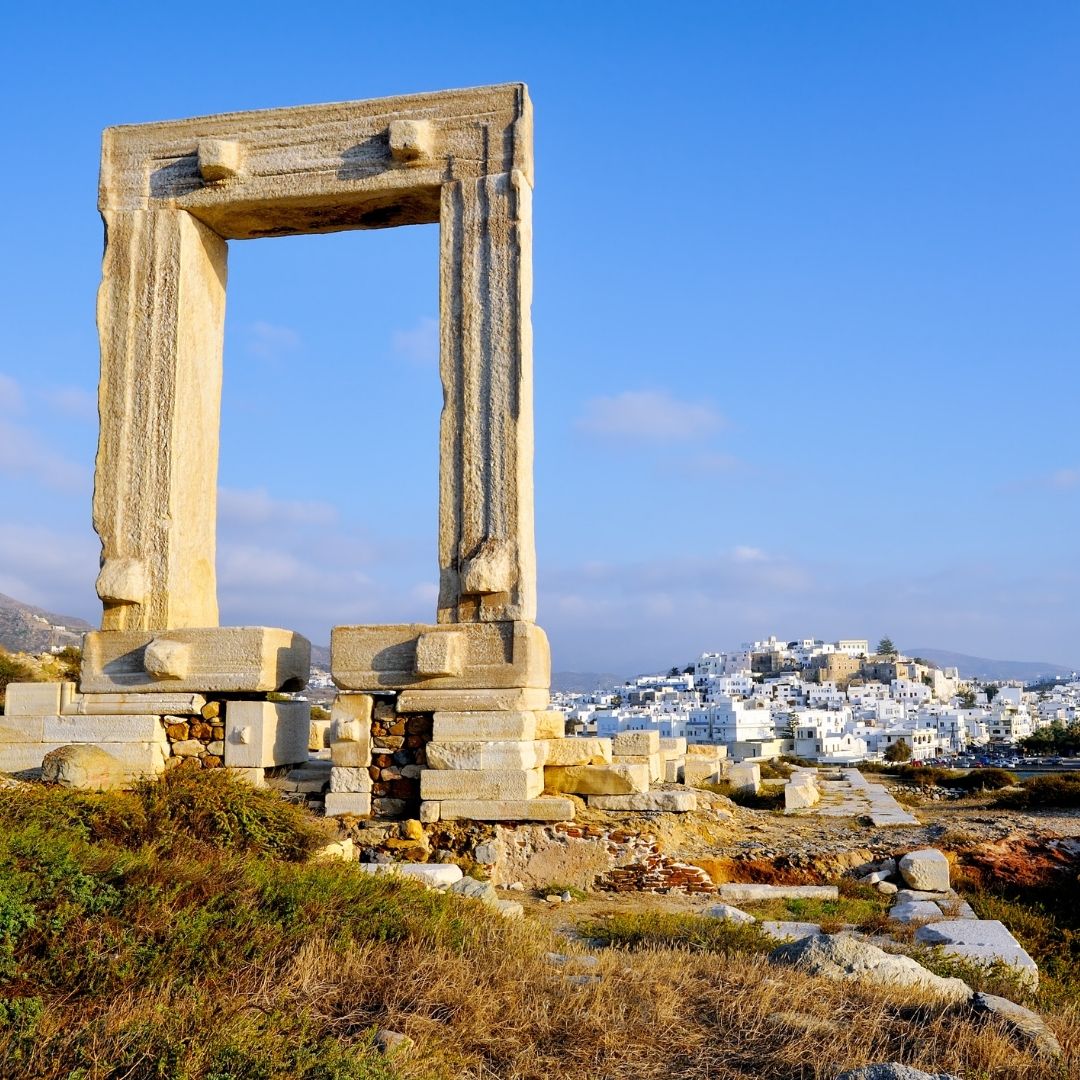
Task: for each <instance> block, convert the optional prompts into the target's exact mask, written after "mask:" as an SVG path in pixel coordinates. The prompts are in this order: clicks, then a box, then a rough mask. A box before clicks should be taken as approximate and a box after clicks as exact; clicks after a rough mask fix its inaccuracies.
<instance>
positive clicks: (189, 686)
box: [79, 626, 311, 694]
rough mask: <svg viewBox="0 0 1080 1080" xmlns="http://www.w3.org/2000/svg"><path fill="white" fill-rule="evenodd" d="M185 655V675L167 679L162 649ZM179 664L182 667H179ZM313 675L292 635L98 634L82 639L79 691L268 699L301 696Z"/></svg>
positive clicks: (240, 629)
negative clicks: (282, 693)
mask: <svg viewBox="0 0 1080 1080" xmlns="http://www.w3.org/2000/svg"><path fill="white" fill-rule="evenodd" d="M165 645H169V646H173V645H175V646H177V647H178V648H181V649H182V650H183V652H184V655H185V659H184V661H183V667H182V669H181V667H179V666H177V667H175V668H174V669H173V670H174V671H180V670H183V671H184V672H185V674H183V675H179V674H174V675H168V676H163V675H159V674H155V673H154V672H153V671H150V670H148V669H147V663H146V656H147V653H150V654H151V656H152V657H154V659H153V660H152V661H151V663H152V665H153V666H154V667H155V668H158V669H159V670H161V669H162V665H163V664H166V663H167V661H164V660H163V657H162V653H163V646H165ZM177 663H178V664H179V661H178V662H177ZM310 671H311V645H310V643H309V642H308V640H307V638H305V637H302V636H301V635H300V634H297V633H294V632H293V631H292V630H280V629H277V628H274V627H268V626H221V627H208V628H186V629H176V630H162V631H160V632H157V633H154V632H152V631H145V630H94V631H91V632H90V633H88V634H86V635H85V636H84V638H83V659H82V668H81V672H80V679H79V689H80V691H81V692H82V693H83V694H92V693H117V692H127V693H143V694H150V693H160V692H162V691H169V692H171V693H176V692H181V691H188V692H192V693H197V692H209V691H213V692H219V693H266V692H268V691H274V690H301V689H303V687H304V686H306V685H307V680H308V675H309V674H310Z"/></svg>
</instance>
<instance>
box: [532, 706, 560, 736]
mask: <svg viewBox="0 0 1080 1080" xmlns="http://www.w3.org/2000/svg"><path fill="white" fill-rule="evenodd" d="M536 737H537V738H538V739H565V738H566V716H565V715H564V714H563V713H561V712H559V711H558V710H556V709H543V710H540V711H539V712H537V714H536Z"/></svg>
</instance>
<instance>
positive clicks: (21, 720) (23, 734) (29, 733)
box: [0, 715, 45, 746]
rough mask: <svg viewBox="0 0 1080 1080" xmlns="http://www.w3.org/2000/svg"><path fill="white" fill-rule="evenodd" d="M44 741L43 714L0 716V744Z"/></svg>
mask: <svg viewBox="0 0 1080 1080" xmlns="http://www.w3.org/2000/svg"><path fill="white" fill-rule="evenodd" d="M44 741H45V717H44V716H7V715H4V716H0V746H3V745H5V744H6V743H39V742H44Z"/></svg>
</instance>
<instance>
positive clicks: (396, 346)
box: [390, 315, 439, 367]
mask: <svg viewBox="0 0 1080 1080" xmlns="http://www.w3.org/2000/svg"><path fill="white" fill-rule="evenodd" d="M390 344H391V346H392V347H393V350H394V352H396V353H397V354H398V355H399V356H403V357H405V359H406V360H410V361H412V363H414V364H419V365H422V366H424V367H428V366H430V365H433V364H437V363H438V362H439V320H438V319H433V318H431V316H430V315H425V316H423V317H422V318H421V319H420V320H419V321H418V322H417V323H416V325H415V326H413V327H412V328H411V329H409V330H395V331H394V333H393V335H392V336H391V338H390Z"/></svg>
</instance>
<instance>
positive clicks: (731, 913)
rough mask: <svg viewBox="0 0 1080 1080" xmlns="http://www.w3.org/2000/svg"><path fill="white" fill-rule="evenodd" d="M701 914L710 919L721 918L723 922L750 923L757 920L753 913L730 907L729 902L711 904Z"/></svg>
mask: <svg viewBox="0 0 1080 1080" xmlns="http://www.w3.org/2000/svg"><path fill="white" fill-rule="evenodd" d="M702 914H704V915H707V916H708V917H709V918H710V919H723V920H724V921H725V922H733V923H752V922H756V921H757V920H756V919H755V918H754V916H753V915H751V914H749V913H748V912H746V911H742V910H741V909H740V908H737V907H732V906H731V905H730V904H713V906H712V907H710V908H707V909H706V910H705V911H704V912H702Z"/></svg>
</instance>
